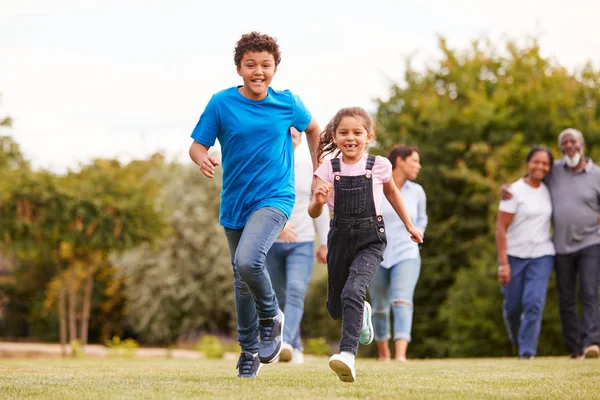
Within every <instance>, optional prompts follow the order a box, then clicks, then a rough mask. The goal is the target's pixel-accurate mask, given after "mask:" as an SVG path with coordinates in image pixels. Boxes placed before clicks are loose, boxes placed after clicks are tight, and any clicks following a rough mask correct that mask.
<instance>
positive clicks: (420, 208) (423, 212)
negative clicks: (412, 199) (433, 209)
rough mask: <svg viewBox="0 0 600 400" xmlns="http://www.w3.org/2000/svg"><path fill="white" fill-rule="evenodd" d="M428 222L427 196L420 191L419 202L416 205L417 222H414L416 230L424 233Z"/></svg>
mask: <svg viewBox="0 0 600 400" xmlns="http://www.w3.org/2000/svg"><path fill="white" fill-rule="evenodd" d="M428 222H429V218H428V217H427V196H426V195H425V191H424V190H422V191H421V196H420V198H419V202H418V203H417V221H416V222H415V225H416V226H417V229H419V230H420V231H421V232H423V233H425V228H427V223H428Z"/></svg>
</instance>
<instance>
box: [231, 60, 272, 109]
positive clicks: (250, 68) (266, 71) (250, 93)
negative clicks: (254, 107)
mask: <svg viewBox="0 0 600 400" xmlns="http://www.w3.org/2000/svg"><path fill="white" fill-rule="evenodd" d="M237 72H238V75H239V76H241V77H242V79H243V81H244V87H242V88H241V92H242V94H243V95H244V96H245V97H247V98H249V99H251V100H262V99H264V98H265V97H267V88H268V87H269V85H270V84H271V81H272V80H273V76H274V75H275V72H277V67H276V66H275V58H274V57H273V54H271V53H269V52H268V51H261V52H253V51H249V52H246V53H245V54H244V56H243V57H242V62H241V63H240V66H239V67H237Z"/></svg>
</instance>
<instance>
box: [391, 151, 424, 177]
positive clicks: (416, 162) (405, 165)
mask: <svg viewBox="0 0 600 400" xmlns="http://www.w3.org/2000/svg"><path fill="white" fill-rule="evenodd" d="M396 168H400V170H401V171H402V172H403V173H404V175H405V176H406V179H409V180H411V181H414V180H415V179H417V176H419V171H421V158H420V157H419V153H417V152H416V151H413V152H412V154H411V155H410V156H408V157H406V160H403V159H402V157H398V158H397V159H396Z"/></svg>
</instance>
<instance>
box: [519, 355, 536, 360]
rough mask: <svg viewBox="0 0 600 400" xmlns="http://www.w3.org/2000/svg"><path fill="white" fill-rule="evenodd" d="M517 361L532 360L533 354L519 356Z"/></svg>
mask: <svg viewBox="0 0 600 400" xmlns="http://www.w3.org/2000/svg"><path fill="white" fill-rule="evenodd" d="M519 360H533V354H529V353H523V354H521V355H520V356H519Z"/></svg>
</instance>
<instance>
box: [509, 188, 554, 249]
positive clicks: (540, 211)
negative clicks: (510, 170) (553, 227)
mask: <svg viewBox="0 0 600 400" xmlns="http://www.w3.org/2000/svg"><path fill="white" fill-rule="evenodd" d="M510 191H511V193H512V195H513V197H512V199H510V200H503V201H501V202H500V208H499V209H500V211H504V212H506V213H509V214H514V215H515V216H514V217H513V220H512V223H511V224H510V225H509V226H508V230H507V231H506V253H507V254H508V255H509V256H512V257H519V258H537V257H542V256H547V255H554V254H555V252H554V244H553V243H552V237H551V234H550V220H551V218H552V200H551V199H550V191H548V187H547V186H546V185H544V184H543V183H542V184H541V185H540V187H538V188H534V187H531V186H529V185H528V184H527V183H525V180H524V179H523V178H521V179H519V180H518V181H516V182H515V183H513V184H512V185H511V188H510Z"/></svg>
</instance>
